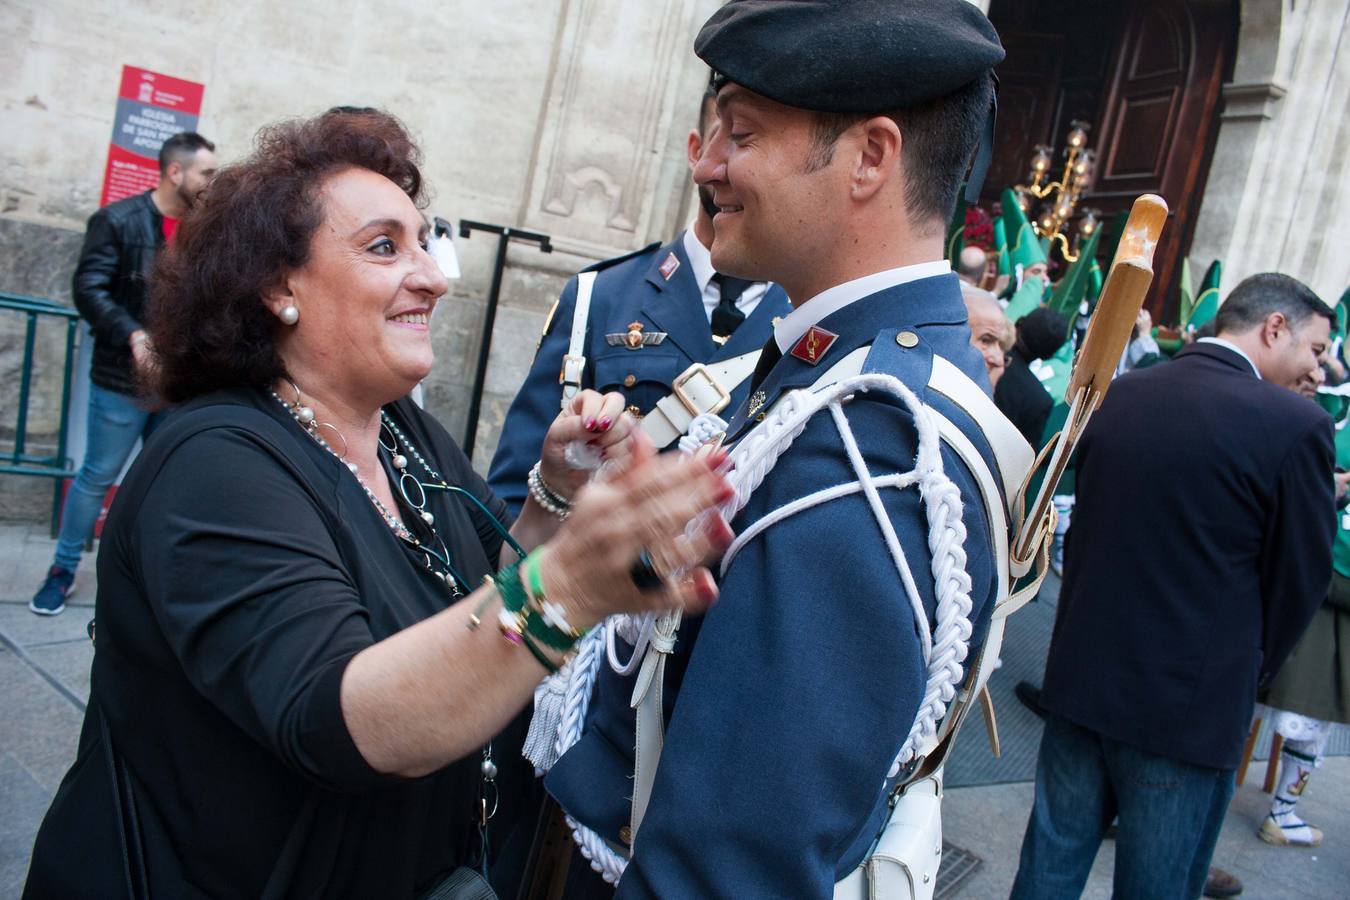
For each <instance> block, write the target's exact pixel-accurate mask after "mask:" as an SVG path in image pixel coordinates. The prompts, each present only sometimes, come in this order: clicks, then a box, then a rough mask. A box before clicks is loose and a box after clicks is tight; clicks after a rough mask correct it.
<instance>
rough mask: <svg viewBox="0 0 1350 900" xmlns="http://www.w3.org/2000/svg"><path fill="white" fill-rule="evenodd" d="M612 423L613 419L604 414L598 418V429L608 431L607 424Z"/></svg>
mask: <svg viewBox="0 0 1350 900" xmlns="http://www.w3.org/2000/svg"><path fill="white" fill-rule="evenodd" d="M612 424H614V422H613V420H612V419H610V417H609V416H605V417H604V418H603V419H601V420H600V430H601V431H608V430H609V426H610V425H612Z"/></svg>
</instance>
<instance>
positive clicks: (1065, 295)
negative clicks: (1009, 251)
mask: <svg viewBox="0 0 1350 900" xmlns="http://www.w3.org/2000/svg"><path fill="white" fill-rule="evenodd" d="M1101 236H1102V231H1101V229H1100V228H1098V229H1097V230H1096V231H1094V232H1092V235H1091V237H1089V238H1088V239H1087V240H1086V241H1084V242H1083V243H1082V244H1081V245H1080V246H1079V248H1078V259H1077V261H1075V262H1074V264H1073V265H1071V266H1069V271H1067V272H1065V273H1064V277H1063V278H1061V279H1060V280H1059V284H1057V285H1055V290H1054V293H1052V294H1051V295H1050V308H1051V309H1053V310H1054V311H1055V312H1057V313H1059V314H1060V315H1061V316H1064V317H1065V318H1066V319H1068V320H1069V323H1070V324H1069V327H1070V329H1072V328H1073V320H1074V318H1075V317H1076V316H1077V315H1078V307H1079V305H1080V304H1081V303H1082V302H1083V298H1084V297H1086V296H1087V290H1088V285H1089V282H1090V281H1091V274H1092V266H1093V265H1094V264H1095V263H1096V262H1097V244H1098V243H1099V242H1100V241H1101ZM1099 271H1100V270H1099Z"/></svg>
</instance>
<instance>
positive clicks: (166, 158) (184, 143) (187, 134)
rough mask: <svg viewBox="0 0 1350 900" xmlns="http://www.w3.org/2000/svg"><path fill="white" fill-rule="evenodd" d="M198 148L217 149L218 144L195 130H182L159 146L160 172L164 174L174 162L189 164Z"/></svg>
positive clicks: (212, 150)
mask: <svg viewBox="0 0 1350 900" xmlns="http://www.w3.org/2000/svg"><path fill="white" fill-rule="evenodd" d="M198 150H210V151H211V152H212V153H214V152H215V150H216V145H215V144H213V143H211V142H210V141H208V140H207V139H206V138H204V137H202V136H201V135H200V134H198V133H197V132H195V131H180V132H178V133H177V134H175V135H174V136H173V137H171V138H169V139H168V140H167V141H165V142H164V145H163V146H162V147H160V148H159V173H160V174H161V175H163V174H164V173H165V172H167V171H168V170H169V166H170V164H172V163H180V164H182V165H187V164H188V162H190V161H191V159H192V157H194V156H196V155H197V151H198Z"/></svg>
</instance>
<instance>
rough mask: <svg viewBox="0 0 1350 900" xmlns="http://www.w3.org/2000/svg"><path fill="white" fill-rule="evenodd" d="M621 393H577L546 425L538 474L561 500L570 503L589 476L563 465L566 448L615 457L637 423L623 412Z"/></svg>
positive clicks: (624, 446)
mask: <svg viewBox="0 0 1350 900" xmlns="http://www.w3.org/2000/svg"><path fill="white" fill-rule="evenodd" d="M623 403H624V400H623V394H618V393H610V394H599V393H597V392H596V391H589V390H588V391H581V392H579V393H578V394H577V395H576V396H575V397H573V398H572V402H571V404H569V405H568V407H567V409H565V410H563V411H562V412H561V413H560V414H559V415H558V418H556V419H554V420H553V424H552V425H550V426H549V428H548V433H547V434H545V435H544V447H543V449H542V450H541V451H540V456H539V474H540V476H541V477H543V479H544V482H545V483H546V484H547V485H548V486H549V487H550V488H551V489H552V490H553V491H554V492H555V493H557V494H559V495H560V496H561V497H562V498H563V499H564V500H568V501H571V500H572V499H573V498H574V497H575V496H576V494H577V491H579V490H581V487H582V485H584V484H585V483H586V481H587V480H588V479H589V478H590V475H591V473H590V472H588V471H586V470H584V469H576V468H573V467H572V466H570V465H568V464H567V460H566V458H565V454H566V451H567V445H568V444H571V443H572V442H574V441H579V442H581V443H583V444H587V445H588V446H590V447H591V448H592V449H593V450H595V451H596V452H597V453H598V454H599V455H600V457H601V458H602V459H604V460H606V461H608V460H610V459H615V458H619V457H621V456H622V455H624V453H625V452H626V450H627V447H626V442H627V441H628V439H629V437H630V435H631V434H632V433H633V432H634V431H635V429H636V425H637V423H636V422H635V421H634V420H633V417H632V416H630V415H628V414H627V413H625V412H624V407H623Z"/></svg>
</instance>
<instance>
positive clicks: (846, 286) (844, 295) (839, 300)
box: [773, 259, 952, 353]
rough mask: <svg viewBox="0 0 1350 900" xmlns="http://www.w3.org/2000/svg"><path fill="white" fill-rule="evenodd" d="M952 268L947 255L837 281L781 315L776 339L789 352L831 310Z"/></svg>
mask: <svg viewBox="0 0 1350 900" xmlns="http://www.w3.org/2000/svg"><path fill="white" fill-rule="evenodd" d="M951 270H952V267H951V263H949V262H947V260H945V259H939V260H934V261H933V262H926V263H916V264H914V265H912V266H900V267H899V268H895V269H887V270H885V271H884V272H876V273H873V274H871V275H864V276H863V277H862V278H855V279H853V280H852V281H845V282H844V283H843V284H836V285H835V286H834V287H832V288H829V289H828V290H824V291H821V292H820V293H819V294H816V295H815V296H814V297H812V298H811V299H810V300H807V301H806V302H805V303H803V304H802V305H801V306H799V307H797V308H796V309H794V310H793V311H792V312H790V313H788V314H787V315H786V316H784V317H783V318H781V319H779V320H778V324H777V325H775V326H774V329H773V338H774V341H776V342H777V344H778V349H779V350H781V351H782V352H783V353H787V352H788V351H789V350H791V349H792V348H793V347H794V346H795V345H796V343H797V341H799V340H801V338H802V335H804V334H806V332H807V330H808V329H809V328H810V327H811V326H812V325H815V324H816V323H818V322H820V321H821V320H823V319H824V318H825V317H826V316H828V315H830V314H831V313H835V312H838V311H839V310H841V309H843V308H844V307H845V306H848V305H849V304H850V303H852V302H854V301H855V300H861V299H862V298H863V297H870V296H871V295H872V294H875V293H878V292H880V291H884V290H886V289H887V288H893V287H895V286H896V285H900V284H906V283H908V282H911V281H918V280H919V279H921V278H932V277H934V276H936V275H945V274H947V273H948V272H950V271H951Z"/></svg>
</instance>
